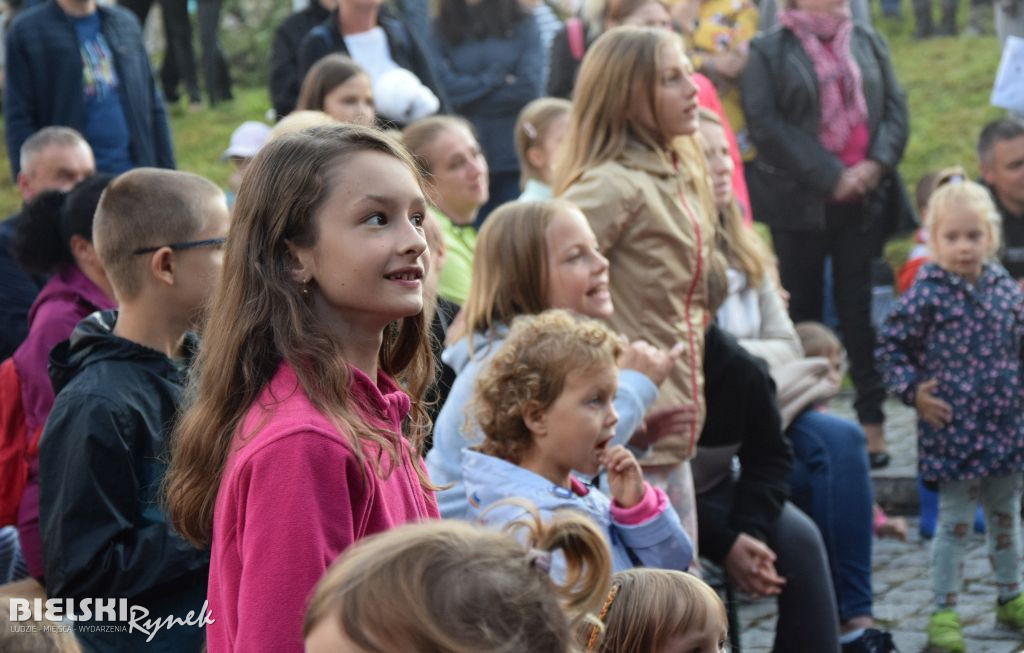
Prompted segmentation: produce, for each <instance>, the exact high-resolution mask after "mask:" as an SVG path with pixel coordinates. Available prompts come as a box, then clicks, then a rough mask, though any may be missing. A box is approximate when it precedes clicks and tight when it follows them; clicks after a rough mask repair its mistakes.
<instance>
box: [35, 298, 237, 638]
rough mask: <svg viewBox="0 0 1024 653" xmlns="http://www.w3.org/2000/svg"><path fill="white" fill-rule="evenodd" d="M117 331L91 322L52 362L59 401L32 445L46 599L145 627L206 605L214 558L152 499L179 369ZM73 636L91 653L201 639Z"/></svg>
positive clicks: (103, 319) (99, 320) (195, 631)
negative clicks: (131, 611)
mask: <svg viewBox="0 0 1024 653" xmlns="http://www.w3.org/2000/svg"><path fill="white" fill-rule="evenodd" d="M116 319H117V313H116V312H114V311H108V312H104V313H93V314H92V315H90V316H89V317H87V318H86V319H84V320H82V322H80V323H79V324H78V326H77V327H76V328H75V331H74V333H73V334H72V335H71V339H70V340H69V341H65V342H63V343H61V344H60V345H58V346H57V347H56V348H55V349H54V351H53V354H52V355H51V358H50V377H51V379H52V380H53V385H54V390H56V391H57V399H56V401H55V402H54V405H53V412H52V413H51V414H50V417H49V419H48V420H47V422H46V427H45V428H44V429H43V435H42V437H41V439H40V443H39V489H40V493H39V516H40V526H41V530H42V537H43V553H44V564H45V570H46V583H45V584H46V593H47V595H49V596H50V597H60V598H73V599H82V598H86V597H90V598H93V599H96V598H110V597H119V598H120V597H123V598H127V599H128V603H129V605H137V606H141V607H143V608H145V609H147V610H149V616H148V618H149V619H158V618H166V617H168V616H171V615H173V616H174V617H178V618H180V619H184V618H186V617H187V616H188V613H189V612H190V611H194V612H195V613H198V612H199V611H200V610H201V609H202V608H203V602H204V601H205V600H206V578H207V574H208V571H209V552H207V551H199V550H196V549H194V548H193V547H192V546H191V545H190V544H188V543H187V542H186V541H185V540H183V539H182V538H181V537H179V536H178V535H176V534H175V533H173V532H172V530H171V526H170V524H169V523H168V521H167V517H166V515H165V514H164V512H163V510H161V507H160V504H159V489H160V483H161V481H162V479H163V477H164V473H165V472H166V468H167V462H166V461H167V436H168V434H169V432H170V430H171V428H172V427H173V425H174V421H175V417H176V415H177V412H178V406H179V403H180V401H181V395H182V390H183V387H184V375H185V367H184V366H182V365H179V364H178V363H175V362H173V361H171V360H170V359H168V358H167V357H166V356H164V355H163V354H162V353H160V352H157V351H154V350H152V349H149V348H147V347H143V346H142V345H139V344H136V343H134V342H132V341H130V340H125V339H124V338H120V337H118V336H116V335H114V333H113V330H114V324H115V321H116ZM187 344H188V347H187V349H189V351H191V350H194V344H195V343H194V341H190V342H189V343H187ZM213 618H214V619H216V618H217V615H213ZM143 621H144V620H140V621H139V623H140V624H141V623H142V622H143ZM84 625H93V626H96V625H115V626H116V625H118V624H101V623H99V622H85V624H84ZM125 625H126V624H125ZM76 634H77V635H78V637H79V640H80V641H81V642H82V643H83V645H84V646H85V648H86V650H87V651H103V652H104V653H110V652H116V651H125V652H126V653H127V652H132V653H134V652H136V651H161V652H164V651H166V652H167V653H178V652H181V653H189V652H193V651H199V650H200V647H201V646H202V644H203V641H204V639H205V637H204V636H205V632H204V631H203V630H202V629H201V628H199V627H196V626H181V625H175V626H174V627H172V628H163V629H161V630H160V631H159V632H158V633H157V634H156V636H155V637H154V638H153V640H152V641H151V642H149V643H146V641H145V640H146V634H144V633H141V632H139V631H137V630H136V631H134V632H131V633H128V632H111V633H108V632H89V630H88V629H87V628H80V627H79V628H77V633H76Z"/></svg>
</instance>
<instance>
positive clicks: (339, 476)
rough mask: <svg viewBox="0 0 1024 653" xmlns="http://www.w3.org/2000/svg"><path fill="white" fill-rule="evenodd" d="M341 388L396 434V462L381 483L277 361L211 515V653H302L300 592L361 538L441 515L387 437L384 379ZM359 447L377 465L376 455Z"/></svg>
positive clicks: (401, 401) (394, 419)
mask: <svg viewBox="0 0 1024 653" xmlns="http://www.w3.org/2000/svg"><path fill="white" fill-rule="evenodd" d="M351 392H352V396H353V399H354V401H356V402H357V403H358V404H359V405H361V406H363V407H364V408H365V409H366V412H368V413H370V414H378V415H381V416H384V417H385V419H386V425H387V426H388V427H390V428H391V429H392V430H393V432H394V433H395V434H396V438H397V442H398V444H399V445H400V450H401V451H402V462H401V464H398V465H396V466H395V468H394V470H393V471H392V472H391V474H390V475H389V476H388V478H386V479H382V478H380V477H379V476H377V475H376V474H375V473H374V472H373V469H372V468H370V467H369V466H368V467H367V468H365V469H364V468H362V467H361V466H360V464H359V462H358V461H357V459H356V456H355V454H354V452H353V450H352V445H351V444H350V443H349V440H348V438H346V437H345V436H344V435H342V434H341V433H339V432H338V430H337V428H335V427H334V425H333V424H332V423H331V422H330V421H329V420H328V419H327V418H326V417H324V416H323V415H322V414H321V413H319V412H318V411H317V410H316V409H315V408H314V407H313V405H312V404H311V403H310V401H309V398H308V397H307V396H306V394H305V393H304V392H303V391H302V389H301V387H300V386H299V385H298V380H297V378H296V376H295V373H294V372H293V371H292V369H291V368H290V367H289V366H288V365H287V364H284V363H282V364H281V366H280V367H279V368H278V370H277V373H276V374H275V375H274V377H273V378H272V379H271V381H270V383H269V384H268V386H267V387H266V388H265V389H264V390H263V393H262V394H261V396H260V398H259V400H258V401H257V402H256V403H255V404H254V405H253V406H252V408H250V410H249V412H248V414H247V415H246V416H245V418H244V419H243V421H242V424H241V428H240V430H239V434H238V435H236V445H237V446H236V447H235V448H234V449H233V450H232V452H231V453H230V455H229V457H228V461H227V465H226V467H225V469H224V474H223V476H222V478H221V484H220V490H219V491H218V493H217V503H216V506H215V508H214V515H213V545H212V553H211V560H210V582H209V593H208V594H209V601H210V612H211V616H212V618H213V619H214V620H215V623H214V624H213V625H210V626H207V629H208V630H207V646H208V649H209V653H224V652H226V651H244V652H245V653H260V652H261V651H267V652H273V653H289V652H291V651H294V652H295V653H301V652H302V651H303V642H302V619H303V615H304V613H305V610H306V606H307V604H308V602H309V598H310V595H311V593H312V590H313V588H314V586H315V585H316V582H317V581H318V580H319V579H320V576H322V575H323V573H324V571H326V570H327V567H328V566H330V564H331V563H332V562H334V559H335V558H336V557H337V556H338V554H340V553H341V552H342V551H344V550H345V549H346V548H348V547H349V545H351V544H352V543H353V542H355V541H356V540H358V539H361V538H363V537H366V536H368V535H372V534H374V533H379V532H381V531H385V530H388V529H390V528H393V527H395V526H398V525H400V524H403V523H406V522H410V521H418V520H422V519H435V518H438V517H439V515H438V511H437V503H436V501H435V499H434V496H433V493H427V492H424V491H423V489H422V487H421V485H420V482H419V479H418V478H417V476H416V470H415V468H414V467H413V466H414V465H420V466H422V460H421V459H420V458H419V456H416V455H415V454H413V453H412V452H411V449H410V447H409V445H408V443H407V441H406V440H405V439H404V438H401V437H397V434H399V433H401V422H402V419H404V418H405V416H406V415H407V414H408V412H409V406H410V402H409V397H408V396H406V394H405V393H404V392H402V391H401V390H400V389H399V388H398V387H397V386H396V385H395V383H394V381H392V380H391V379H390V378H388V377H387V376H385V375H384V374H381V375H380V376H379V378H378V383H376V384H375V383H373V382H372V381H370V379H369V378H368V377H367V376H366V375H364V374H362V373H361V372H360V371H359V370H356V369H352V386H351ZM240 436H241V437H240ZM363 451H364V454H365V457H366V459H367V461H372V460H375V459H376V457H377V451H376V448H374V447H371V446H370V445H366V444H364V445H363ZM387 462H388V458H387V456H384V457H383V459H382V463H383V464H384V469H387Z"/></svg>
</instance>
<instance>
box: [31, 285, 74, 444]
mask: <svg viewBox="0 0 1024 653" xmlns="http://www.w3.org/2000/svg"><path fill="white" fill-rule="evenodd" d="M81 313H82V308H81V307H80V306H79V305H78V304H76V303H75V302H70V301H66V300H63V299H54V300H51V301H48V302H44V303H43V304H41V305H40V306H39V308H38V310H37V311H36V314H35V320H34V321H33V322H32V327H31V329H30V330H29V334H28V337H27V338H25V342H24V343H22V345H21V347H20V348H19V349H18V351H17V356H15V362H16V364H17V366H18V375H19V377H20V378H21V397H22V399H21V400H22V405H23V406H24V407H25V422H26V423H27V424H28V428H29V431H30V432H32V431H34V430H36V429H38V428H42V426H43V424H45V423H46V418H47V417H49V415H50V411H51V410H53V398H54V396H53V385H52V384H51V383H50V376H49V373H48V372H47V366H48V365H49V362H50V352H51V351H52V350H53V348H54V347H56V346H57V345H58V344H59V343H60V342H61V341H63V340H67V339H68V338H70V337H71V332H72V331H74V330H75V326H77V325H78V323H79V321H81V320H82V318H84V317H85V315H82V314H81Z"/></svg>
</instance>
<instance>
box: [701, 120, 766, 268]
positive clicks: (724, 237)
mask: <svg viewBox="0 0 1024 653" xmlns="http://www.w3.org/2000/svg"><path fill="white" fill-rule="evenodd" d="M700 121H701V122H702V123H705V122H707V123H711V124H713V125H717V126H718V128H719V129H721V130H722V131H723V132H724V131H725V125H724V124H722V119H721V118H719V117H718V114H716V113H715V112H714V111H711V110H710V109H707V108H705V107H701V108H700ZM702 140H703V139H702ZM718 218H719V225H718V226H719V229H718V230H717V231H716V232H715V234H716V236H717V242H716V245H717V247H718V250H719V251H720V252H722V254H724V255H725V257H726V260H727V261H728V262H729V265H731V266H733V267H734V268H736V269H738V270H740V271H741V272H743V274H745V275H747V286H748V287H751V288H756V287H758V286H759V285H761V281H763V280H764V274H765V271H766V270H767V268H768V267H769V266H771V265H773V264H774V261H773V259H772V256H771V254H769V253H768V249H767V247H766V246H765V243H764V241H763V240H761V237H760V236H758V235H757V232H756V231H754V230H753V229H752V228H751V227H748V226H747V225H745V224H743V210H742V209H741V208H740V204H739V202H738V201H737V200H736V194H735V193H733V196H732V198H731V199H730V200H729V204H728V206H726V207H725V208H724V209H721V210H719V211H718Z"/></svg>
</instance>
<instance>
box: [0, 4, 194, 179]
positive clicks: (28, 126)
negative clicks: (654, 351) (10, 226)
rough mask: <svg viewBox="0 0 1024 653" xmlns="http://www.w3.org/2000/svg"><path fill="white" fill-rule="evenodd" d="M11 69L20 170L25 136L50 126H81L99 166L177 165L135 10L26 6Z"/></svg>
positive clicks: (9, 105) (14, 34)
mask: <svg viewBox="0 0 1024 653" xmlns="http://www.w3.org/2000/svg"><path fill="white" fill-rule="evenodd" d="M5 75H6V84H5V87H4V128H5V133H6V138H7V152H8V156H9V158H10V161H11V171H12V173H13V176H15V177H17V175H18V171H19V170H20V162H19V156H18V152H19V151H20V149H21V145H22V143H24V142H25V140H26V139H27V138H28V137H29V136H31V135H32V134H33V133H35V132H36V131H38V130H40V129H42V128H43V127H47V126H49V125H64V126H68V127H72V128H74V129H76V130H78V131H79V132H81V133H82V135H84V136H85V140H86V141H87V142H88V143H89V145H90V146H91V147H92V150H93V153H94V154H95V155H96V167H97V169H98V170H99V171H100V172H110V173H115V174H117V173H121V172H124V171H125V170H128V169H130V168H134V167H137V166H152V167H161V168H174V165H175V164H174V151H173V148H172V145H171V130H170V126H169V125H168V122H167V113H166V110H165V109H164V102H163V98H162V97H161V95H160V92H159V91H158V90H157V87H156V84H155V83H154V80H153V72H152V70H151V69H150V66H149V58H148V56H147V54H146V49H145V46H144V45H143V42H142V30H141V29H140V28H139V23H138V21H137V20H136V19H135V17H134V16H133V15H132V14H131V13H129V12H128V11H126V10H124V9H121V8H119V7H113V6H111V7H107V6H103V7H97V5H96V0H48V1H47V2H45V3H43V4H41V5H37V6H35V7H33V8H31V9H28V10H26V11H25V12H24V13H22V14H21V15H20V16H18V18H17V19H16V20H15V21H14V23H12V25H11V28H10V30H9V32H8V34H7V58H6V62H5Z"/></svg>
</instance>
